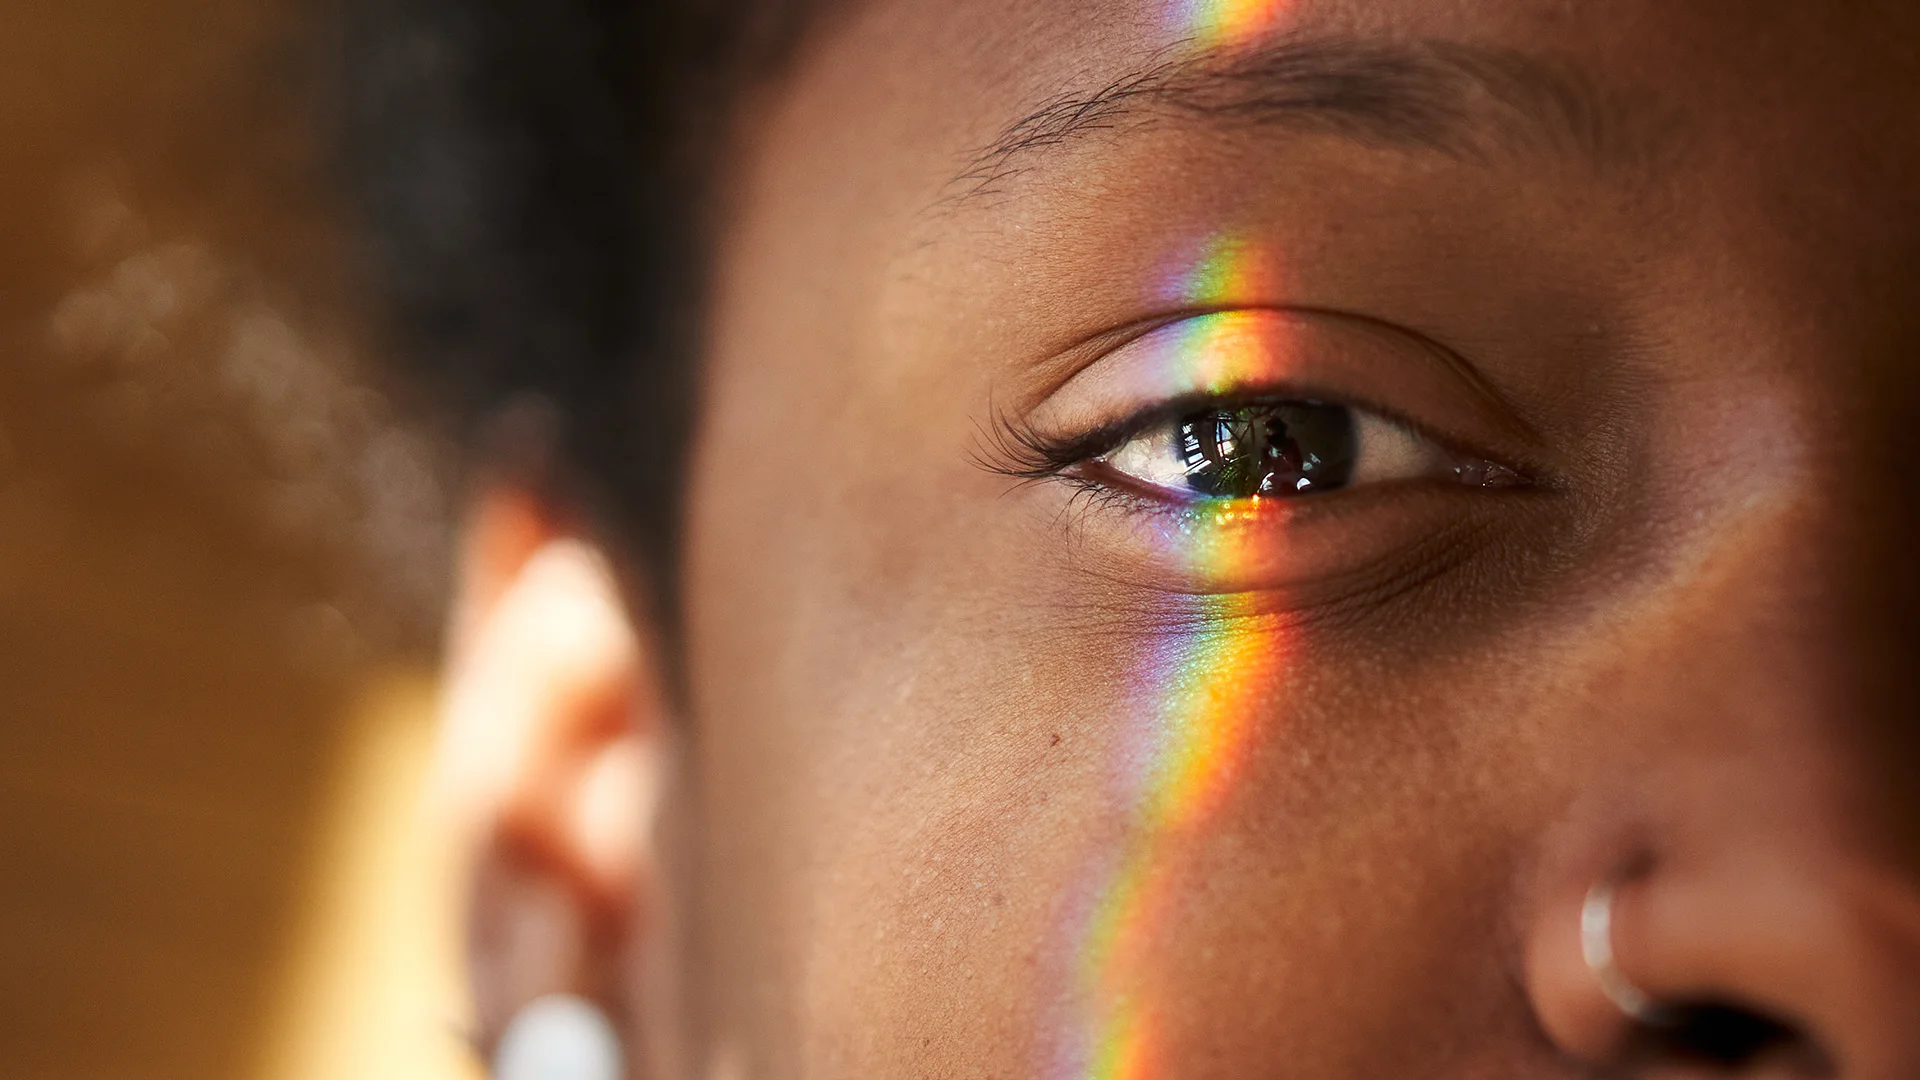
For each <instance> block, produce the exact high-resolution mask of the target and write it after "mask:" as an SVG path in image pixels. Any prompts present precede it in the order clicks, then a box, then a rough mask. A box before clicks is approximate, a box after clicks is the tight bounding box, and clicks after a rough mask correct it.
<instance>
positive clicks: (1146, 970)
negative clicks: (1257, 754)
mask: <svg viewBox="0 0 1920 1080" xmlns="http://www.w3.org/2000/svg"><path fill="white" fill-rule="evenodd" d="M1264 262H1265V260H1262V259H1260V258H1258V257H1257V253H1255V252H1254V251H1253V250H1252V248H1251V246H1250V245H1248V244H1246V243H1244V242H1240V241H1238V240H1235V239H1233V238H1223V239H1221V240H1218V241H1216V242H1214V243H1212V244H1209V245H1208V246H1207V250H1206V253H1205V255H1204V257H1203V258H1202V259H1201V261H1200V262H1199V263H1198V264H1196V265H1195V268H1194V269H1193V270H1192V271H1191V272H1190V273H1186V274H1183V275H1181V276H1180V277H1179V279H1178V280H1179V289H1180V292H1181V293H1182V294H1184V297H1185V298H1186V299H1187V301H1188V302H1189V303H1191V304H1195V305H1208V304H1218V303H1224V302H1227V301H1229V300H1230V299H1231V298H1232V297H1234V296H1236V295H1238V296H1242V297H1244V296H1246V295H1248V290H1249V289H1250V288H1252V287H1253V286H1254V283H1255V281H1256V278H1255V274H1256V272H1257V270H1258V268H1259V266H1260V265H1261V264H1262V263H1264ZM1234 323H1235V320H1233V318H1232V316H1231V315H1223V316H1216V317H1203V318H1196V319H1193V320H1191V325H1192V329H1191V330H1190V331H1189V332H1187V333H1183V334H1181V335H1179V336H1178V337H1177V338H1176V339H1174V341H1173V343H1172V345H1171V346H1170V347H1169V349H1168V352H1167V362H1168V363H1170V364H1175V365H1180V367H1181V372H1180V379H1181V380H1182V381H1183V383H1184V384H1185V385H1188V386H1193V387H1196V388H1201V389H1204V388H1208V387H1218V386H1219V385H1222V384H1223V383H1225V382H1227V381H1228V380H1230V379H1231V378H1232V377H1234V376H1235V375H1236V374H1241V375H1244V372H1236V371H1235V370H1234V369H1233V366H1234V364H1235V363H1236V362H1238V363H1240V364H1241V365H1242V366H1244V364H1245V362H1246V359H1245V358H1241V359H1240V360H1238V361H1236V359H1235V358H1234V356H1233V355H1231V354H1232V353H1234V352H1236V351H1244V347H1242V348H1241V349H1236V348H1235V346H1234V342H1235V341H1240V342H1245V341H1246V338H1245V337H1244V335H1241V334H1239V333H1237V331H1236V327H1235V325H1234ZM1257 512H1258V507H1257V506H1249V505H1248V504H1245V503H1242V504H1237V505H1223V506H1222V507H1221V508H1220V510H1219V511H1218V513H1217V514H1215V515H1214V516H1212V517H1210V518H1207V519H1206V520H1203V521H1202V522H1200V523H1198V524H1196V525H1194V526H1193V527H1192V528H1191V529H1189V530H1186V531H1185V532H1183V533H1182V534H1181V536H1180V537H1179V539H1178V541H1177V542H1178V543H1179V544H1181V545H1183V546H1185V547H1186V548H1187V549H1188V550H1187V551H1186V552H1185V553H1184V554H1185V555H1186V557H1187V558H1188V559H1189V560H1190V563H1191V565H1192V566H1193V568H1194V569H1195V570H1197V571H1199V572H1200V573H1202V574H1205V575H1210V576H1211V575H1228V576H1230V575H1232V574H1233V573H1234V571H1235V570H1236V568H1239V567H1244V566H1246V565H1248V563H1249V562H1250V561H1251V558H1250V557H1251V556H1252V554H1253V552H1252V551H1251V549H1250V546H1249V545H1250V543H1251V542H1252V541H1251V539H1250V537H1249V531H1250V530H1248V529H1246V528H1235V527H1234V526H1235V525H1236V524H1244V523H1245V520H1246V519H1247V518H1248V517H1249V516H1251V515H1252V514H1255V513H1257ZM1250 605H1251V599H1250V598H1249V597H1246V596H1240V595H1232V596H1219V597H1213V598H1211V599H1210V600H1209V601H1208V604H1207V607H1206V608H1205V609H1204V610H1203V611H1201V612H1199V613H1197V615H1196V616H1194V617H1192V618H1191V620H1190V621H1189V622H1187V623H1186V624H1185V625H1186V627H1187V628H1186V629H1184V630H1182V631H1179V632H1177V633H1175V634H1174V635H1173V636H1171V637H1170V638H1169V639H1167V640H1166V641H1165V642H1164V643H1163V644H1162V645H1161V647H1160V648H1159V649H1158V650H1156V652H1155V653H1154V654H1153V655H1151V656H1150V657H1149V662H1148V663H1146V664H1144V665H1143V670H1142V678H1141V683H1140V685H1139V692H1140V695H1141V699H1142V700H1147V701H1153V702H1157V705H1156V706H1155V707H1153V708H1151V709H1149V710H1147V716H1146V718H1145V719H1144V720H1143V721H1142V722H1141V723H1140V725H1139V730H1138V731H1137V732H1136V734H1135V738H1134V739H1133V740H1132V743H1131V745H1129V746H1128V747H1127V748H1126V750H1125V751H1124V752H1123V754H1122V756H1121V760H1120V766H1121V768H1120V769H1119V776H1118V777H1117V779H1118V782H1119V784H1120V785H1121V789H1122V793H1123V797H1124V798H1125V799H1126V800H1127V802H1128V805H1129V806H1130V808H1131V820H1130V827H1129V828H1128V830H1127V833H1126V836H1127V837H1128V839H1127V840H1126V841H1125V842H1124V844H1123V845H1122V850H1121V852H1120V853H1119V857H1118V858H1117V859H1115V860H1113V861H1111V862H1107V863H1104V864H1102V865H1100V866H1099V867H1097V868H1096V874H1095V875H1094V877H1093V880H1094V881H1095V882H1096V883H1097V884H1096V885H1095V887H1093V888H1091V889H1088V890H1087V891H1086V893H1085V894H1084V895H1083V897H1082V902H1081V903H1080V904H1078V905H1075V906H1074V908H1073V910H1072V911H1071V912H1070V915H1069V927H1068V931H1069V933H1070V934H1072V935H1073V941H1074V942H1075V944H1074V947H1073V951H1072V955H1073V958H1074V959H1073V966H1072V968H1071V978H1072V980H1073V983H1074V991H1075V993H1074V1001H1075V1003H1076V1006H1077V1008H1078V1010H1079V1012H1078V1013H1077V1014H1076V1015H1075V1016H1074V1017H1073V1018H1072V1019H1071V1020H1070V1028H1069V1031H1068V1033H1067V1036H1066V1038H1065V1039H1064V1040H1062V1045H1061V1046H1060V1047H1059V1048H1058V1056H1057V1059H1056V1063H1055V1068H1054V1070H1053V1072H1052V1075H1054V1076H1055V1077H1058V1078H1060V1080H1146V1078H1148V1077H1150V1076H1152V1075H1154V1074H1155V1072H1156V1060H1157V1058H1158V1047H1157V1042H1156V1039H1157V1018H1156V1002H1155V1001H1154V1000H1153V999H1152V996H1151V990H1152V988H1153V986H1154V985H1155V980H1154V978H1153V971H1152V970H1151V968H1150V966H1149V964H1150V959H1151V958H1150V956H1149V952H1148V950H1149V948H1150V946H1151V944H1152V942H1153V940H1154V937H1155V934H1156V931H1157V929H1158V928H1159V927H1160V925H1161V924H1162V923H1163V921H1164V916H1165V915H1166V913H1167V911H1168V908H1169V905H1170V903H1171V902H1172V901H1173V900H1174V898H1175V887H1176V885H1177V883H1178V882H1179V880H1180V876H1179V875H1178V873H1177V872H1176V871H1177V869H1178V866H1179V862H1180V860H1181V859H1182V856H1183V854H1184V852H1185V851H1186V850H1188V849H1189V847H1190V845H1189V844H1188V843H1187V841H1188V840H1190V838H1191V837H1192V836H1193V835H1194V834H1195V833H1196V832H1197V831H1198V830H1200V829H1201V828H1203V827H1204V826H1205V825H1206V823H1207V822H1208V820H1209V819H1210V817H1211V816H1212V814H1213V812H1214V811H1215V810H1216V808H1218V807H1219V806H1220V805H1221V803H1222V802H1223V801H1224V799H1225V797H1226V795H1227V793H1228V792H1229V791H1231V790H1232V788H1233V786H1234V782H1235V781H1236V779H1237V778H1238V777H1239V775H1240V772H1241V770H1242V767H1243V766H1244V763H1245V761H1246V759H1247V754H1248V749H1249V746H1250V743H1251V740H1252V738H1253V736H1254V735H1255V734H1256V731H1257V730H1258V729H1260V728H1261V727H1263V726H1264V723H1265V720H1266V717H1267V716H1268V715H1270V710H1269V709H1267V708H1265V707H1264V706H1265V703H1266V701H1267V698H1268V697H1269V695H1271V694H1272V692H1273V691H1274V689H1275V688H1276V687H1277V685H1278V684H1279V682H1280V680H1281V677H1282V674H1283V672H1282V667H1283V661H1284V659H1285V656H1284V654H1285V653H1286V651H1287V650H1285V649H1284V648H1282V647H1281V645H1280V643H1279V642H1277V641H1276V640H1275V638H1274V635H1273V633H1272V632H1270V631H1268V632H1263V631H1261V630H1260V629H1258V627H1259V625H1260V622H1261V620H1260V619H1259V618H1257V617H1256V616H1255V614H1254V612H1253V611H1252V609H1251V606H1250Z"/></svg>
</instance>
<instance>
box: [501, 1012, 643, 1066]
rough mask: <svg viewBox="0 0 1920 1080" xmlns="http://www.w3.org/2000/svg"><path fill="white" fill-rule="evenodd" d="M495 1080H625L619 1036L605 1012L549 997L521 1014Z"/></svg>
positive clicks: (504, 1041)
mask: <svg viewBox="0 0 1920 1080" xmlns="http://www.w3.org/2000/svg"><path fill="white" fill-rule="evenodd" d="M493 1076H494V1080H620V1076H621V1069H620V1037H619V1036H618V1035H616V1034H614V1030H613V1025H612V1024H611V1023H609V1022H608V1020H607V1016H606V1014H605V1013H603V1012H601V1011H600V1010H599V1009H598V1008H597V1007H595V1006H594V1005H593V1004H592V1003H590V1002H588V1001H586V1000H584V999H582V998H577V997H574V996H572V995H570V994H550V995H548V996H546V997H543V998H540V999H538V1000H536V1001H534V1002H533V1003H531V1004H529V1005H528V1006H527V1007H526V1008H524V1009H521V1010H520V1012H519V1013H517V1014H516V1015H515V1016H514V1018H513V1022H512V1023H510V1024H508V1025H507V1030H506V1032H505V1033H504V1034H502V1035H501V1036H500V1048H499V1050H498V1051H497V1052H496V1053H495V1054H494V1058H493Z"/></svg>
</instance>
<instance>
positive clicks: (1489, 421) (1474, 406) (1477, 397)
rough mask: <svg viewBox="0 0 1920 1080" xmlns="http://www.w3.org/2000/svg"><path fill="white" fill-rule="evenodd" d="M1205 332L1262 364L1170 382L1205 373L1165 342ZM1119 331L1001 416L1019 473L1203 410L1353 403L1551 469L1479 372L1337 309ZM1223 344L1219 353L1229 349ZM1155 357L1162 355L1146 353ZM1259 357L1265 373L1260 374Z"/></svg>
mask: <svg viewBox="0 0 1920 1080" xmlns="http://www.w3.org/2000/svg"><path fill="white" fill-rule="evenodd" d="M1196 328H1198V330H1199V332H1206V331H1207V330H1209V329H1213V330H1214V332H1216V333H1218V334H1220V335H1221V336H1222V338H1223V339H1224V340H1227V341H1238V342H1242V343H1244V344H1245V346H1246V347H1245V349H1244V350H1243V351H1244V352H1245V353H1247V354H1248V355H1250V356H1253V357H1254V358H1255V359H1254V360H1252V361H1249V362H1245V363H1241V364H1239V367H1238V368H1237V369H1236V368H1235V366H1234V364H1233V363H1227V364H1224V365H1223V366H1222V370H1224V371H1225V372H1226V373H1227V377H1224V378H1223V377H1221V371H1219V370H1217V371H1214V372H1213V375H1214V378H1213V379H1212V380H1211V384H1210V385H1209V380H1208V379H1207V378H1206V377H1204V373H1199V374H1195V373H1189V374H1188V375H1186V376H1184V377H1183V376H1177V375H1176V376H1171V377H1170V376H1168V374H1167V372H1168V371H1169V370H1170V369H1174V368H1176V367H1179V366H1180V364H1181V363H1185V364H1186V365H1187V366H1188V367H1194V366H1196V365H1195V364H1194V363H1193V359H1194V358H1193V356H1186V357H1184V358H1183V357H1180V356H1177V355H1175V353H1176V351H1177V349H1178V348H1179V347H1180V346H1179V343H1178V342H1174V343H1172V345H1171V346H1170V345H1169V343H1168V342H1167V341H1165V340H1163V338H1165V337H1166V336H1169V335H1182V334H1186V335H1191V334H1194V333H1195V332H1196ZM1120 335H1121V331H1115V332H1114V336H1118V337H1119V338H1120V339H1119V341H1118V343H1117V344H1116V343H1114V339H1113V337H1109V336H1106V335H1102V338H1104V339H1105V340H1101V341H1100V344H1101V345H1102V346H1103V348H1102V351H1101V352H1100V353H1099V355H1097V356H1095V357H1094V358H1093V359H1091V360H1083V361H1082V362H1081V363H1080V364H1079V365H1078V366H1077V367H1076V370H1074V371H1073V373H1072V374H1070V375H1068V376H1066V377H1065V378H1063V379H1062V380H1061V381H1060V382H1059V384H1057V386H1056V387H1055V388H1054V390H1053V392H1052V393H1051V394H1049V395H1048V396H1047V397H1046V398H1045V399H1044V400H1042V401H1041V402H1039V403H1038V404H1036V405H1034V406H1033V407H1032V408H1030V409H1028V410H1025V411H1024V412H1023V413H1021V414H1018V415H1012V414H1002V415H998V416H996V418H995V424H994V427H995V428H996V429H997V430H998V436H997V438H996V440H995V443H996V446H995V449H997V450H1002V451H1004V450H1007V449H1014V450H1025V451H1033V452H1034V453H1027V454H1015V455H1013V456H1014V458H1015V460H1016V461H1019V462H1020V463H1022V465H1023V468H1021V469H1020V470H1018V471H1019V472H1020V474H1021V475H1029V474H1031V472H1032V466H1033V464H1034V460H1033V459H1034V458H1035V457H1036V456H1037V455H1038V451H1040V450H1047V451H1059V450H1061V449H1062V448H1063V447H1065V446H1067V445H1069V444H1071V445H1072V446H1073V447H1074V448H1076V449H1079V450H1081V451H1083V452H1085V451H1087V450H1088V449H1089V448H1090V447H1092V446H1095V445H1097V444H1098V443H1099V442H1100V441H1101V440H1102V439H1106V440H1112V439H1114V438H1118V437H1125V436H1126V435H1127V434H1129V433H1134V432H1138V431H1139V430H1142V429H1143V428H1144V427H1145V426H1147V425H1150V424H1151V423H1153V422H1154V421H1155V420H1156V419H1158V418H1161V417H1164V416H1167V415H1178V414H1179V413H1180V412H1181V411H1183V410H1188V411H1190V410H1191V409H1192V408H1193V407H1194V406H1201V407H1209V406H1213V405H1216V404H1218V403H1222V402H1247V401H1257V400H1267V401H1273V400H1317V401H1325V402H1328V403H1330V404H1339V405H1344V406H1347V407H1350V408H1354V409H1359V410H1364V411H1367V412H1371V413H1374V414H1376V415H1378V416H1381V417H1383V418H1385V419H1388V420H1390V421H1393V422H1394V423H1396V424H1399V425H1401V426H1403V427H1406V428H1409V429H1411V430H1413V431H1416V432H1419V433H1421V434H1422V435H1424V436H1425V437H1427V438H1429V439H1432V440H1433V441H1435V442H1438V443H1440V444H1442V445H1445V446H1449V447H1451V448H1453V449H1454V450H1456V451H1459V452H1463V453H1467V454H1471V455H1475V456H1479V457H1484V458H1487V459H1489V460H1492V461H1496V462H1499V463H1500V464H1503V465H1506V466H1507V467H1509V468H1513V469H1515V470H1516V471H1518V472H1521V473H1523V474H1528V475H1533V476H1536V477H1541V476H1545V475H1548V474H1549V473H1550V472H1551V471H1552V470H1551V469H1550V468H1547V467H1545V465H1544V463H1543V462H1542V460H1541V458H1542V456H1543V455H1541V454H1540V453H1539V452H1538V450H1537V449H1536V448H1537V447H1538V445H1539V443H1538V440H1537V439H1536V438H1534V437H1533V433H1532V431H1531V429H1530V427H1528V426H1527V425H1526V424H1525V423H1524V421H1522V420H1520V419H1519V418H1518V417H1517V415H1516V414H1515V413H1513V411H1512V410H1511V407H1510V406H1508V404H1507V403H1506V402H1505V401H1504V399H1502V398H1501V397H1500V396H1499V395H1497V394H1493V393H1491V391H1490V390H1489V388H1487V387H1486V386H1485V384H1484V382H1483V381H1481V380H1479V379H1477V378H1474V377H1473V375H1472V368H1471V365H1468V364H1466V363H1465V361H1464V360H1460V359H1459V358H1456V357H1453V355H1452V354H1451V352H1450V351H1448V350H1445V349H1444V348H1443V347H1440V346H1438V345H1435V344H1434V343H1432V342H1431V341H1429V340H1428V339H1426V338H1424V337H1423V336H1421V335H1419V334H1416V333H1413V332H1411V331H1403V330H1402V329H1401V328H1399V327H1395V326H1393V325H1392V324H1389V323H1384V322H1380V321H1379V320H1375V319H1371V318H1368V317H1365V316H1357V315H1349V314H1346V313H1342V312H1337V311H1325V310H1315V309H1288V308H1271V307H1257V308H1230V309H1222V310H1217V311H1206V312H1198V313H1194V314H1192V315H1189V316H1187V317H1185V318H1179V317H1173V318H1166V319H1156V320H1152V321H1150V322H1148V323H1143V324H1134V325H1133V326H1131V327H1128V328H1125V333H1124V336H1120ZM1095 340H1100V339H1095ZM1214 344H1215V347H1216V351H1221V352H1225V351H1227V350H1226V349H1225V348H1224V347H1221V346H1220V344H1219V343H1218V342H1215V343H1214ZM1154 350H1159V353H1158V354H1157V355H1142V354H1143V353H1145V354H1153V353H1154ZM1281 354H1285V356H1281ZM1329 358H1338V359H1329ZM1356 358H1357V359H1356ZM1243 359H1244V358H1243ZM1261 360H1264V361H1265V364H1264V366H1265V367H1266V368H1267V369H1268V370H1266V371H1263V372H1256V371H1255V369H1257V368H1260V367H1262V366H1263V365H1262V363H1261V362H1260V361H1261ZM1463 368H1464V369H1465V371H1464V373H1463V370H1462V369H1463ZM1116 369H1117V370H1116ZM1363 369H1364V370H1363ZM1129 383H1131V385H1129ZM1368 383H1372V384H1375V385H1381V384H1385V383H1391V384H1392V385H1393V386H1394V388H1395V391H1396V392H1394V393H1391V394H1389V393H1373V392H1369V391H1368V390H1367V389H1366V384H1368ZM1390 398H1391V399H1396V400H1398V401H1421V402H1423V403H1424V407H1422V408H1420V409H1417V410H1416V409H1414V408H1409V407H1401V406H1400V405H1398V404H1397V403H1396V400H1389V399H1390ZM1089 399H1091V400H1089ZM1115 445H1117V444H1115ZM993 456H996V457H999V456H1004V455H1001V454H995V455H993ZM999 471H1015V470H1009V469H1004V468H1003V469H1000V470H999Z"/></svg>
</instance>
